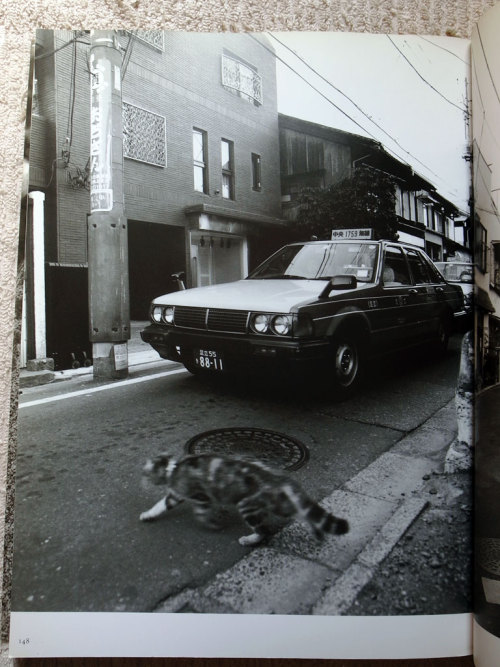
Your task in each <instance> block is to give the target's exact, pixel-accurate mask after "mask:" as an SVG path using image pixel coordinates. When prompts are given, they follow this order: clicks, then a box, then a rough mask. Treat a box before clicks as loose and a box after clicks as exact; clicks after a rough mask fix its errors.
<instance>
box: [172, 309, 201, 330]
mask: <svg viewBox="0 0 500 667" xmlns="http://www.w3.org/2000/svg"><path fill="white" fill-rule="evenodd" d="M206 318H207V309H206V308H187V307H186V306H176V307H175V324H176V326H178V327H188V328H189V329H206V326H205V321H206Z"/></svg>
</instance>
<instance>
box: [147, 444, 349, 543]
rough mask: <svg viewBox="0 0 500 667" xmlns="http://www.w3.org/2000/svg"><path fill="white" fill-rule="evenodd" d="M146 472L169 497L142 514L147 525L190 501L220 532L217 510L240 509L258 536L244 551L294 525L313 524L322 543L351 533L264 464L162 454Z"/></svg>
mask: <svg viewBox="0 0 500 667" xmlns="http://www.w3.org/2000/svg"><path fill="white" fill-rule="evenodd" d="M143 472H144V474H145V475H146V476H147V477H148V478H149V479H150V481H152V482H153V483H155V484H166V486H167V493H166V496H165V497H163V498H162V499H161V500H160V501H159V502H158V503H156V505H154V506H153V507H152V508H151V509H150V510H148V511H147V512H143V513H142V514H141V516H140V519H141V521H150V520H153V519H156V518H158V517H159V516H161V515H163V514H165V513H166V512H167V511H169V510H170V509H172V508H173V507H175V506H176V505H178V504H179V503H181V502H183V501H189V502H190V503H191V505H192V506H193V511H194V515H195V517H196V518H197V519H198V520H199V521H201V522H203V523H204V524H206V525H209V526H211V527H214V528H215V527H218V519H217V510H218V509H220V508H221V507H234V508H235V509H236V510H237V512H238V513H239V514H240V516H241V517H242V518H243V519H244V521H245V522H246V523H247V524H248V525H249V526H250V528H251V529H252V531H253V532H252V533H251V534H250V535H246V536H244V537H241V538H240V539H239V542H240V544H243V545H254V544H258V543H259V542H261V541H262V540H263V539H265V538H266V537H268V536H270V535H272V534H273V533H275V532H276V531H277V530H278V529H279V528H281V527H282V526H284V525H286V524H287V523H288V522H289V521H292V520H294V519H297V520H300V521H302V522H304V523H306V524H308V525H309V526H310V527H311V529H312V531H313V533H314V535H315V536H316V537H317V538H318V539H322V538H323V537H324V535H325V534H326V533H333V534H336V535H342V534H343V533H346V532H347V531H348V530H349V525H348V523H347V521H346V520H345V519H340V518H338V517H336V516H334V515H333V514H329V513H328V512H326V511H325V510H324V509H323V508H322V507H321V506H320V505H318V503H316V502H315V501H314V500H312V499H311V498H309V497H308V496H307V495H306V494H305V493H304V491H303V490H302V488H301V487H300V485H299V484H298V483H297V482H296V481H295V480H292V479H291V478H290V477H288V476H286V475H284V474H282V473H280V472H278V471H274V470H271V469H269V468H267V467H266V466H264V465H262V464H260V463H255V462H250V461H247V460H244V459H239V458H226V457H221V456H215V455H210V454H199V455H193V456H185V457H183V458H181V459H179V460H176V459H173V458H172V457H169V456H168V455H167V454H162V455H160V456H158V457H156V458H155V459H153V460H151V461H148V462H147V463H146V465H145V467H144V471H143Z"/></svg>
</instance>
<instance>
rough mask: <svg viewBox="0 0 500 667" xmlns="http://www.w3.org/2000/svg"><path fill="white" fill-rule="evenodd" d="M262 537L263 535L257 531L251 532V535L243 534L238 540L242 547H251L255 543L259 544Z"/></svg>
mask: <svg viewBox="0 0 500 667" xmlns="http://www.w3.org/2000/svg"><path fill="white" fill-rule="evenodd" d="M263 539H264V535H259V534H258V533H252V534H251V535H243V537H240V538H239V540H238V542H239V543H240V544H241V546H242V547H251V546H254V545H255V544H259V542H262V540H263Z"/></svg>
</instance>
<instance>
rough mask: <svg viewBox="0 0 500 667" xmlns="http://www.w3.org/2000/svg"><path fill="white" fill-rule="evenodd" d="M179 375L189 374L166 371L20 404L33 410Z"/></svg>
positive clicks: (181, 370) (184, 371) (177, 370)
mask: <svg viewBox="0 0 500 667" xmlns="http://www.w3.org/2000/svg"><path fill="white" fill-rule="evenodd" d="M178 373H187V371H186V369H185V368H176V369H175V370H172V371H164V372H163V373H155V374H154V375H144V376H143V377H139V378H132V379H130V380H121V381H120V382H113V383H112V384H105V385H102V386H101V387H90V388H89V389H81V390H80V391H71V392H69V393H68V394H58V395H57V396H50V397H48V398H40V399H38V400H36V401H26V403H20V404H19V410H20V409H21V408H31V407H33V406H35V405H43V404H44V403H53V402H54V401H64V400H66V399H67V398H75V397H76V396H88V395H89V394H95V393H96V392H98V391H106V390H107V389H115V388H116V387H125V386H129V385H131V384H138V383H139V382H147V381H148V380H156V379H157V378H162V377H166V376H167V375H177V374H178Z"/></svg>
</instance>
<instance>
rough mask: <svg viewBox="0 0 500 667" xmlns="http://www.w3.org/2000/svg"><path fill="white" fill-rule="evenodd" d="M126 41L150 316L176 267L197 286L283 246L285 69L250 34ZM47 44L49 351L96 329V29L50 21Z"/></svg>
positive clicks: (133, 275) (34, 156)
mask: <svg viewBox="0 0 500 667" xmlns="http://www.w3.org/2000/svg"><path fill="white" fill-rule="evenodd" d="M116 39H117V40H118V48H119V49H120V51H121V52H122V54H123V59H122V63H123V64H122V69H121V83H120V85H121V91H122V100H123V113H122V122H123V155H124V158H123V191H124V205H125V215H126V218H127V225H128V267H129V284H130V315H131V318H132V319H139V320H144V319H146V318H147V316H148V308H149V303H150V301H151V299H152V298H153V297H154V296H157V295H158V294H161V293H165V292H168V291H173V290H174V289H176V287H175V284H174V283H173V281H172V279H171V274H173V273H177V272H183V273H184V275H185V282H186V284H187V285H188V286H198V285H208V284H213V283H218V282H224V281H227V280H234V279H238V278H241V277H244V276H245V275H246V274H247V272H248V270H249V269H250V268H251V267H253V266H255V265H256V264H257V263H258V262H259V261H260V260H261V259H263V258H264V257H265V256H267V255H268V254H269V253H270V252H271V251H272V250H274V249H275V247H276V245H279V244H280V243H281V239H282V236H283V230H284V228H285V221H284V220H282V219H281V201H280V176H279V144H278V114H277V100H276V74H275V70H276V68H275V62H274V56H273V54H272V52H271V51H270V47H269V46H268V45H267V44H266V48H264V47H263V46H262V45H260V44H259V43H258V42H256V41H255V40H254V39H252V38H251V37H250V36H249V35H236V34H233V33H223V34H203V33H181V32H168V33H164V32H163V31H155V30H149V31H137V32H134V33H133V34H132V33H130V32H126V31H116ZM260 39H262V40H264V39H265V38H264V37H262V36H261V37H260ZM36 46H37V48H36V60H35V86H34V104H33V116H32V131H31V152H30V190H32V191H40V192H42V193H43V194H44V195H45V202H44V229H45V260H46V295H47V298H46V307H47V355H48V356H56V359H57V356H58V355H59V354H65V355H66V357H67V354H68V351H69V352H70V353H71V352H74V353H76V352H77V351H78V350H80V348H82V346H85V344H86V338H87V329H86V327H87V324H82V313H83V312H84V311H85V310H86V308H85V304H86V302H87V267H88V257H87V252H88V251H87V217H88V214H89V194H90V193H89V171H90V166H89V165H90V159H89V151H90V148H89V147H90V85H91V77H92V74H91V72H90V68H89V53H90V39H89V35H88V34H87V33H85V32H80V33H74V32H70V31H51V30H42V31H38V33H37V45H36ZM65 323H67V326H65ZM76 331H78V332H80V333H79V334H76V333H75V332H76ZM63 347H64V348H65V350H64V352H60V350H61V349H62V348H63ZM66 348H67V349H66ZM72 348H74V349H73V350H72Z"/></svg>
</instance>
